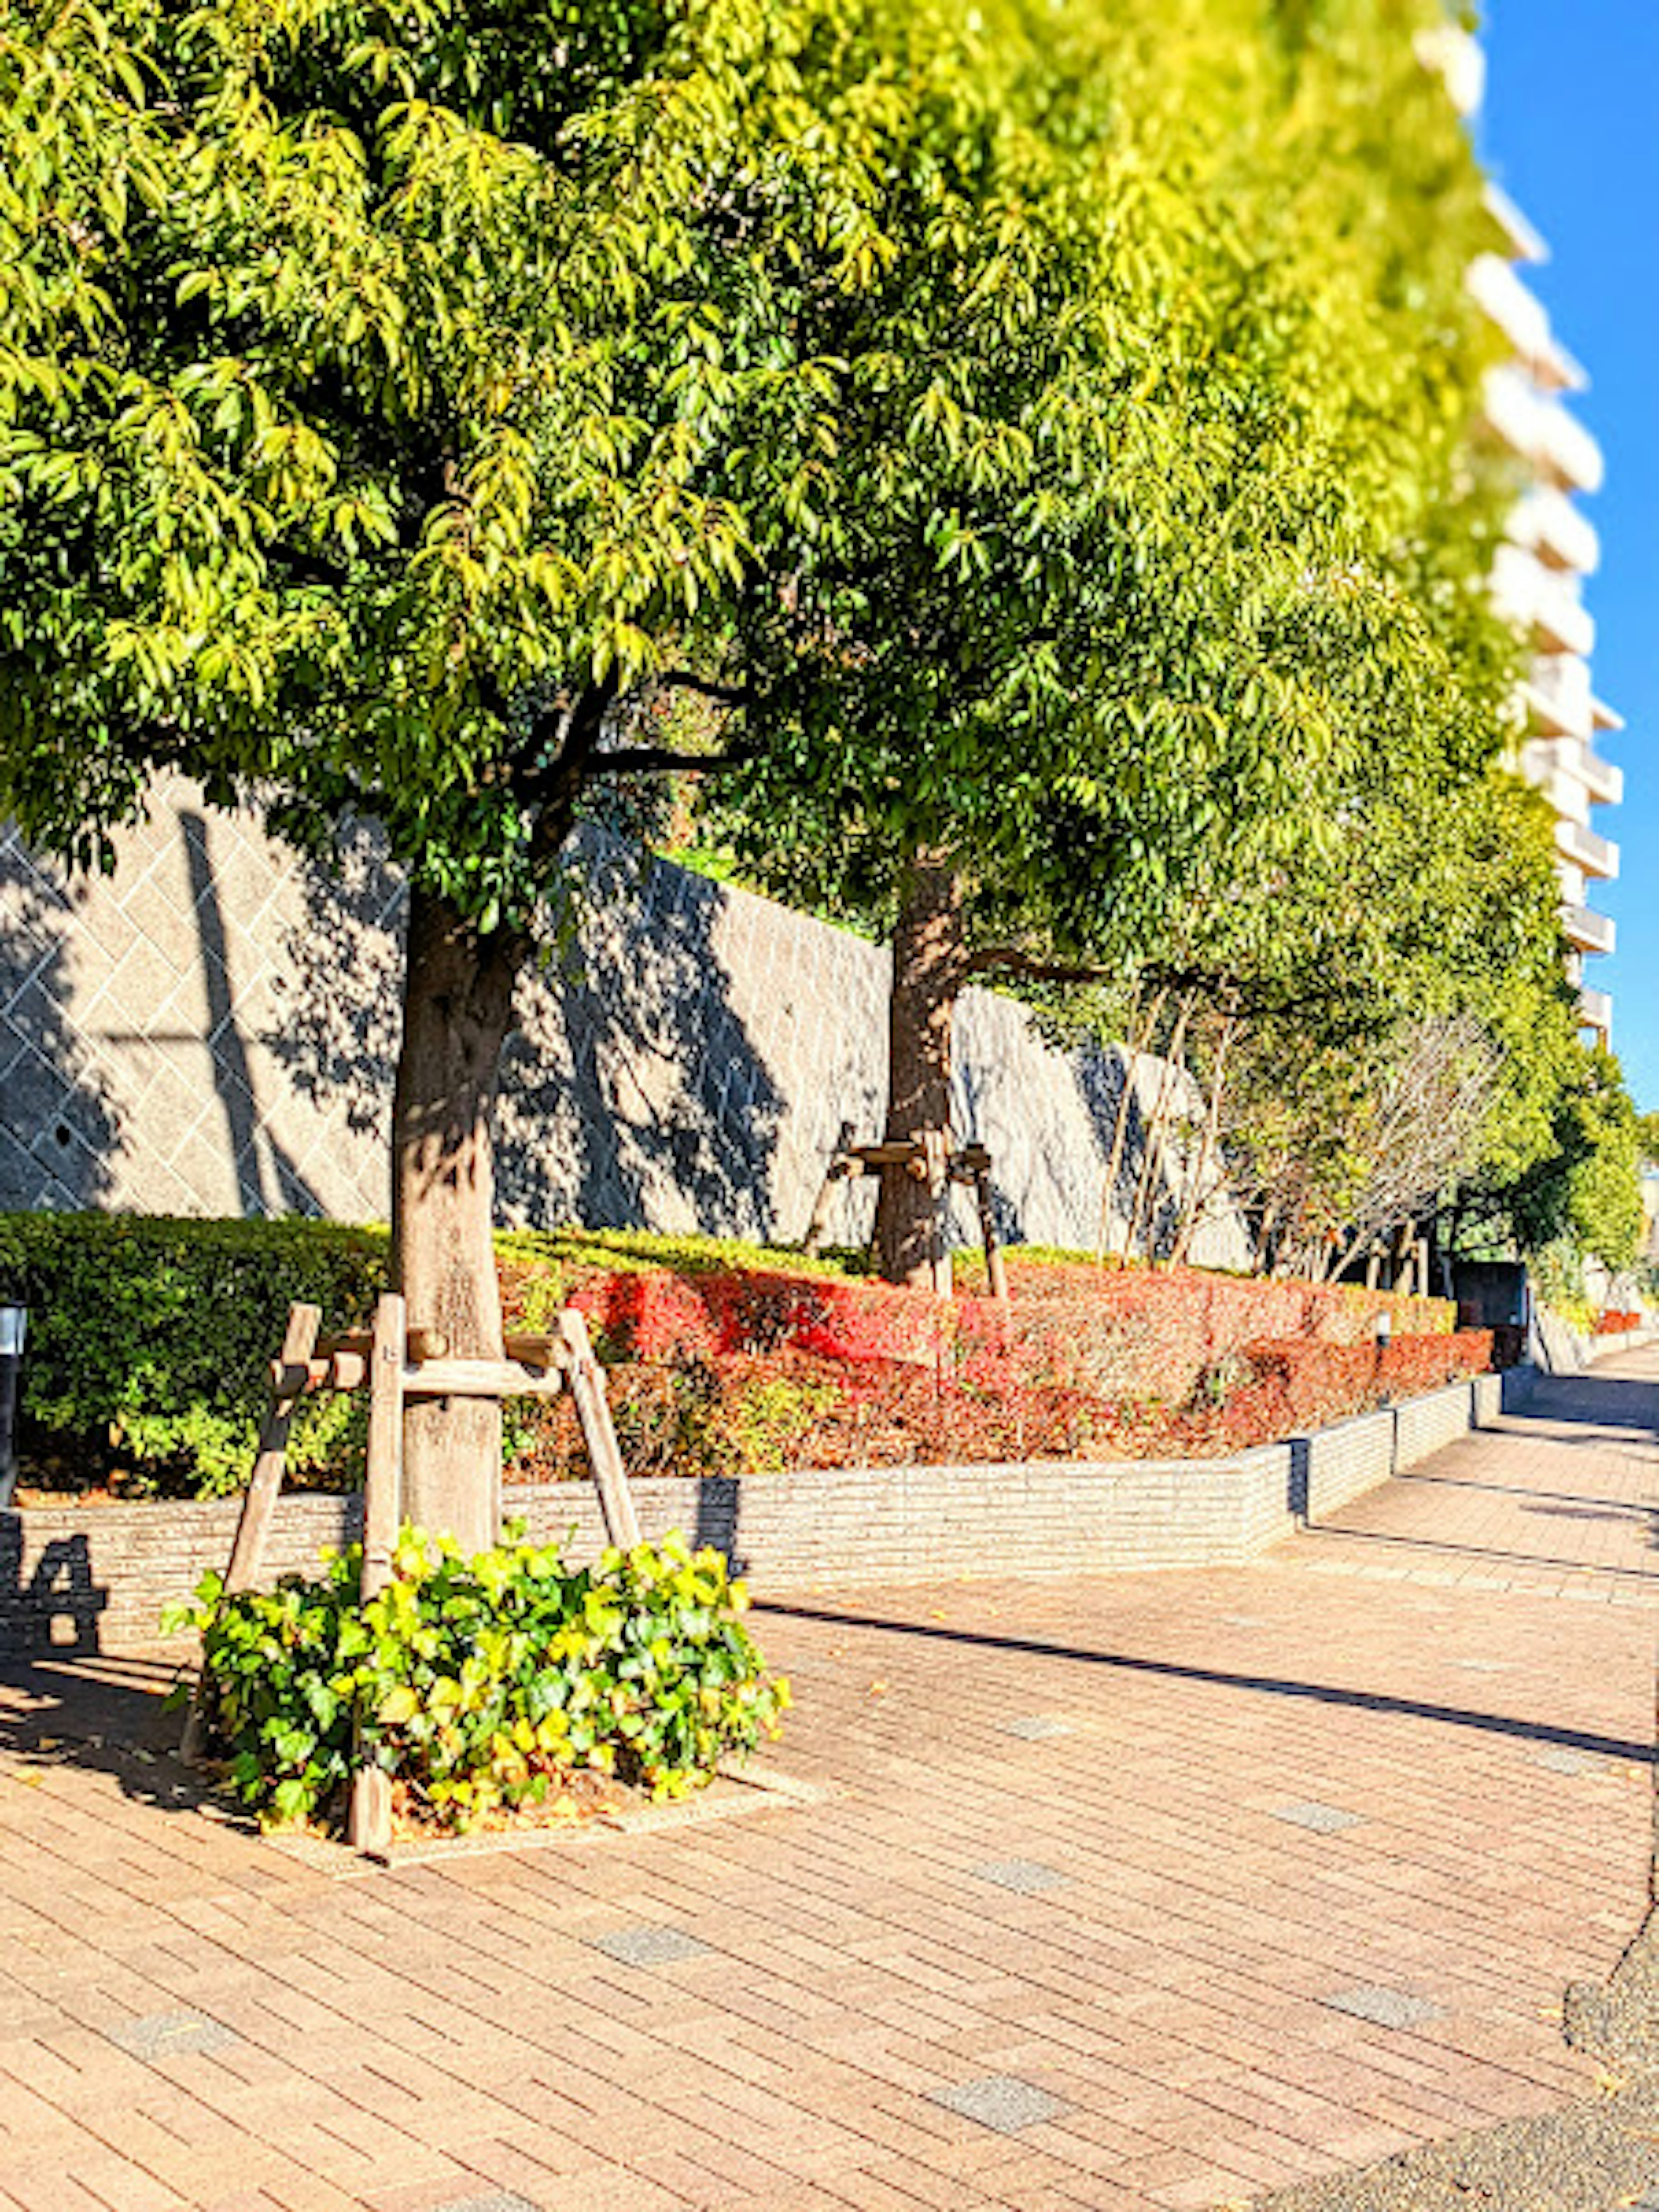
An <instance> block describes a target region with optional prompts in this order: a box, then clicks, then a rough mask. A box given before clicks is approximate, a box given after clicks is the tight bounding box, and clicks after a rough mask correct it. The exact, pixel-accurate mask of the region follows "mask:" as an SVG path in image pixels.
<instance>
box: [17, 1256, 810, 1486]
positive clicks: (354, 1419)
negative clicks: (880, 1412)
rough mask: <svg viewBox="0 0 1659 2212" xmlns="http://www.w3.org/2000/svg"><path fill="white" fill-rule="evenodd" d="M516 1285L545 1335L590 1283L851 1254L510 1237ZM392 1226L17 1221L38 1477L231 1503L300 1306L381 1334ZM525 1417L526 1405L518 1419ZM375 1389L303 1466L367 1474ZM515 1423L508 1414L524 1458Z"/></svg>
mask: <svg viewBox="0 0 1659 2212" xmlns="http://www.w3.org/2000/svg"><path fill="white" fill-rule="evenodd" d="M495 1241H496V1249H497V1252H498V1254H499V1255H500V1260H501V1273H502V1278H503V1283H504V1286H505V1287H506V1288H507V1291H508V1294H509V1301H510V1303H511V1304H512V1306H513V1310H514V1312H515V1315H516V1316H517V1317H518V1318H519V1319H520V1322H521V1324H523V1325H528V1326H531V1327H544V1326H545V1325H546V1324H547V1322H548V1321H549V1320H550V1317H551V1316H552V1315H553V1314H554V1313H555V1312H556V1311H557V1310H558V1308H559V1307H560V1306H561V1305H562V1304H563V1303H564V1301H565V1298H566V1297H567V1296H568V1292H569V1291H570V1290H571V1288H572V1287H573V1286H574V1284H575V1283H576V1282H578V1281H579V1280H580V1279H581V1278H582V1276H584V1275H586V1274H592V1273H607V1274H611V1273H627V1272H629V1271H631V1270H636V1269H637V1270H648V1269H652V1268H658V1267H672V1268H674V1269H675V1270H676V1271H677V1272H679V1273H699V1272H702V1271H705V1270H708V1269H712V1268H719V1269H725V1268H730V1267H734V1266H745V1267H782V1266H787V1267H790V1268H791V1269H793V1272H795V1273H801V1272H803V1270H805V1271H808V1272H814V1273H825V1274H830V1273H837V1272H839V1271H840V1269H841V1268H842V1267H843V1266H845V1265H846V1264H847V1261H848V1257H849V1256H850V1255H840V1256H833V1255H821V1256H820V1257H819V1258H818V1259H817V1261H803V1260H802V1259H801V1257H800V1255H799V1254H791V1253H786V1252H781V1251H775V1250H772V1249H769V1248H767V1247H765V1246H762V1245H746V1244H737V1243H732V1242H730V1241H726V1240H721V1239H720V1238H718V1237H662V1236H654V1235H651V1234H649V1233H647V1232H646V1231H632V1230H618V1231H603V1230H599V1231H586V1230H575V1229H570V1230H556V1231H503V1232H502V1233H501V1235H500V1236H498V1237H497V1238H496V1240H495ZM389 1243H390V1240H389V1237H388V1235H387V1232H386V1231H385V1230H384V1229H361V1228H347V1227H343V1226H342V1225H339V1224H338V1223H336V1222H330V1221H309V1220H301V1219H297V1218H296V1219H289V1220H283V1221H203V1220H196V1219H172V1218H165V1217H160V1216H149V1215H143V1214H105V1213H11V1214H0V1301H3V1302H9V1303H11V1304H20V1305H25V1306H27V1308H28V1310H29V1329H28V1347H27V1358H26V1359H25V1362H24V1371H23V1423H22V1434H21V1447H22V1455H23V1462H24V1469H23V1471H24V1479H25V1480H26V1481H46V1482H50V1483H51V1484H52V1486H65V1487H71V1488H85V1487H88V1486H93V1485H95V1484H96V1483H98V1482H100V1481H101V1480H105V1479H106V1478H107V1477H108V1476H109V1475H110V1474H112V1472H114V1471H116V1470H118V1471H119V1473H120V1477H121V1487H122V1490H123V1492H125V1494H127V1495H129V1496H131V1495H139V1496H142V1495H144V1494H150V1495H166V1496H188V1497H192V1498H218V1497H223V1496H226V1495H228V1494H229V1493H230V1492H234V1491H236V1490H239V1489H240V1487H241V1486H242V1485H243V1484H244V1483H245V1482H246V1480H247V1477H248V1474H249V1472H250V1470H251V1468H252V1465H253V1455H254V1450H255V1447H256V1443H257V1441H258V1433H259V1424H260V1421H261V1420H262V1419H263V1418H264V1408H265V1402H266V1401H265V1368H266V1364H267V1363H268V1362H269V1361H270V1359H271V1358H273V1357H274V1356H275V1354H276V1351H277V1348H278V1346H280V1345H281V1343H282V1339H283V1324H284V1322H286V1320H287V1318H288V1310H289V1306H290V1305H292V1304H295V1302H296V1301H297V1300H305V1301H306V1302H307V1303H309V1304H313V1305H318V1306H320V1307H321V1308H322V1310H323V1327H324V1328H325V1331H326V1330H332V1329H339V1328H356V1327H358V1326H360V1325H362V1324H363V1323H366V1322H368V1318H369V1316H370V1315H371V1314H372V1312H373V1310H374V1300H375V1298H376V1297H377V1296H378V1295H379V1293H380V1291H382V1290H384V1289H385V1287H386V1273H387V1266H388V1261H389ZM509 1413H511V1409H509ZM364 1421H365V1407H364V1403H363V1401H362V1398H361V1397H360V1396H354V1397H349V1398H347V1397H329V1398H324V1399H317V1400H314V1401H312V1402H311V1403H309V1404H307V1406H306V1407H304V1409H303V1411H302V1412H301V1416H300V1418H299V1419H298V1420H296V1422H295V1425H294V1432H293V1436H292V1437H291V1439H290V1442H289V1465H290V1467H292V1468H295V1470H296V1471H297V1472H300V1473H301V1474H304V1475H305V1476H306V1477H307V1480H309V1481H310V1482H311V1483H312V1484H313V1486H325V1487H329V1488H341V1489H346V1488H352V1487H355V1486H356V1484H357V1483H358V1482H359V1481H360V1480H362V1443H363V1429H364ZM515 1434H516V1430H515V1428H514V1425H513V1419H511V1418H510V1419H509V1439H508V1440H509V1449H511V1446H512V1443H513V1437H514V1435H515Z"/></svg>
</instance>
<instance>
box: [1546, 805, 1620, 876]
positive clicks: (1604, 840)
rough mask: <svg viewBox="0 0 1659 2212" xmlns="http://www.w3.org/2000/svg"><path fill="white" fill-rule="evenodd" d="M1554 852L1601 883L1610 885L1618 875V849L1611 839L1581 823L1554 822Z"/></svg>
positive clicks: (1563, 820) (1562, 820)
mask: <svg viewBox="0 0 1659 2212" xmlns="http://www.w3.org/2000/svg"><path fill="white" fill-rule="evenodd" d="M1555 849H1556V851H1557V852H1558V853H1560V854H1564V855H1565V858H1566V859H1568V860H1571V861H1572V862H1573V864H1574V866H1577V867H1580V868H1582V869H1583V872H1584V873H1585V874H1586V875H1587V876H1592V877H1595V878H1596V879H1597V880H1598V881H1600V882H1602V883H1608V882H1611V881H1612V879H1613V877H1614V876H1616V875H1617V874H1618V872H1619V848H1618V847H1617V846H1616V845H1615V844H1614V843H1613V841H1612V839H1611V838H1608V837H1602V836H1598V835H1597V834H1596V832H1595V830H1594V829H1585V827H1584V826H1583V823H1581V822H1572V821H1569V820H1566V819H1565V818H1563V819H1560V820H1558V821H1557V823H1556V825H1555Z"/></svg>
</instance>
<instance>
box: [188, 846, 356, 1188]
mask: <svg viewBox="0 0 1659 2212" xmlns="http://www.w3.org/2000/svg"><path fill="white" fill-rule="evenodd" d="M179 834H180V835H181V836H182V837H183V839H184V842H185V863H186V865H187V866H188V868H189V871H190V892H191V905H192V908H193V910H194V913H195V917H196V942H197V957H198V958H199V960H200V963H201V969H202V985H203V988H204V992H205V994H206V997H207V1037H208V1048H209V1066H210V1070H211V1074H212V1081H213V1089H214V1095H215V1097H216V1098H217V1099H218V1102H219V1104H220V1106H221V1108H222V1109H223V1112H224V1117H225V1135H226V1139H227V1142H228V1147H229V1152H230V1158H231V1160H232V1163H233V1164H234V1170H235V1175H236V1196H237V1202H238V1205H239V1206H240V1210H241V1212H242V1213H243V1215H244V1216H245V1217H246V1218H250V1219H251V1218H256V1217H258V1216H263V1215H270V1214H274V1213H312V1214H317V1213H322V1212H325V1207H324V1206H323V1203H322V1201H321V1200H320V1199H319V1197H318V1195H317V1194H316V1192H315V1191H314V1190H313V1188H311V1185H310V1184H309V1183H308V1182H307V1181H306V1179H305V1177H304V1176H302V1175H301V1172H300V1170H299V1169H298V1168H297V1167H296V1166H295V1164H294V1162H293V1160H292V1159H291V1158H289V1154H288V1153H287V1152H285V1151H284V1150H283V1146H281V1145H280V1144H279V1143H278V1142H277V1140H276V1137H275V1136H274V1135H273V1134H272V1133H271V1129H270V1123H269V1122H268V1121H263V1120H262V1118H261V1116H260V1114H259V1109H258V1105H257V1104H256V1103H255V1098H254V1089H253V1072H252V1068H251V1067H250V1066H249V1065H248V1057H247V1044H246V1040H245V1039H244V1037H243V1036H242V1030H241V1024H240V1021H239V1020H238V1018H237V1012H236V997H235V992H234V988H233V987H232V983H231V975H230V951H229V946H228V942H227V939H226V935H225V918H224V912H223V909H222V905H221V903H220V897H219V885H218V881H217V878H216V876H215V874H214V870H213V860H212V856H211V854H210V853H209V850H208V830H207V823H206V822H205V820H204V818H203V817H202V816H201V815H199V814H196V813H192V812H191V811H190V810H189V809H188V808H181V809H180V810H179Z"/></svg>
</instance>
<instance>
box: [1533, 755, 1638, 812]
mask: <svg viewBox="0 0 1659 2212" xmlns="http://www.w3.org/2000/svg"><path fill="white" fill-rule="evenodd" d="M1521 773H1522V775H1524V776H1525V777H1526V779H1527V781H1528V783H1530V784H1531V785H1532V786H1533V787H1534V789H1536V790H1539V791H1541V792H1544V793H1546V794H1547V797H1548V799H1549V801H1550V804H1551V805H1553V807H1554V809H1555V811H1556V812H1557V813H1558V814H1560V815H1564V816H1565V817H1566V818H1567V819H1568V820H1570V821H1572V822H1582V823H1584V825H1585V826H1586V828H1588V827H1589V811H1590V809H1591V807H1592V806H1617V805H1618V804H1619V802H1620V799H1622V798H1623V797H1624V795H1625V772H1624V770H1623V769H1618V768H1615V767H1614V766H1613V763H1612V762H1611V761H1604V760H1603V759H1602V758H1601V755H1600V753H1596V752H1592V751H1591V750H1590V749H1589V746H1588V745H1587V744H1585V743H1584V742H1583V738H1531V739H1529V740H1528V743H1527V744H1525V745H1524V746H1523V747H1522V752H1521Z"/></svg>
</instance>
